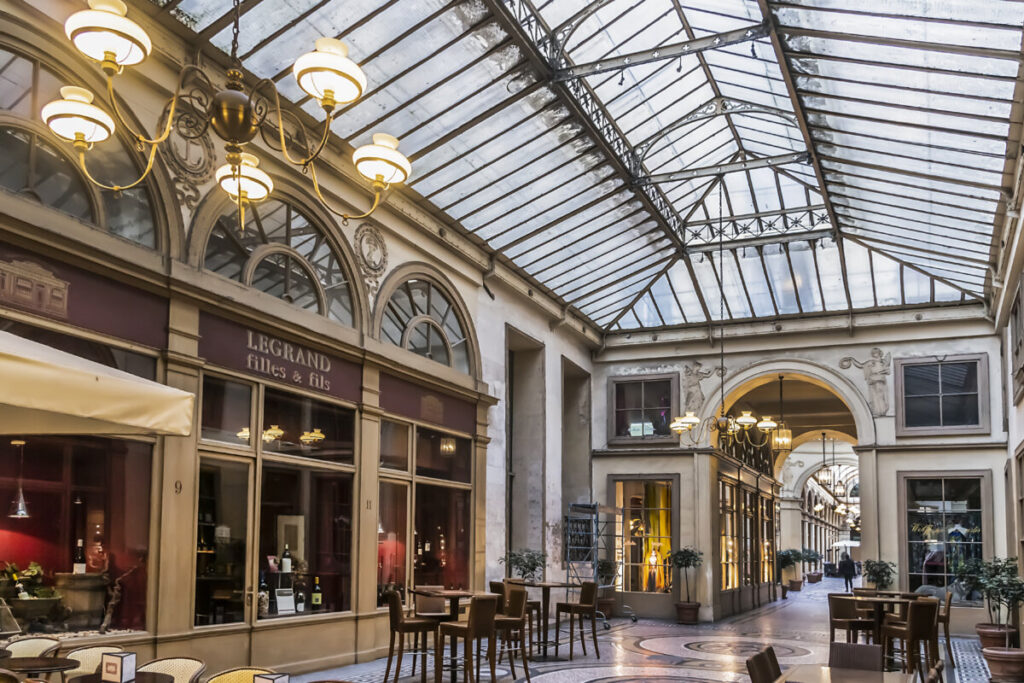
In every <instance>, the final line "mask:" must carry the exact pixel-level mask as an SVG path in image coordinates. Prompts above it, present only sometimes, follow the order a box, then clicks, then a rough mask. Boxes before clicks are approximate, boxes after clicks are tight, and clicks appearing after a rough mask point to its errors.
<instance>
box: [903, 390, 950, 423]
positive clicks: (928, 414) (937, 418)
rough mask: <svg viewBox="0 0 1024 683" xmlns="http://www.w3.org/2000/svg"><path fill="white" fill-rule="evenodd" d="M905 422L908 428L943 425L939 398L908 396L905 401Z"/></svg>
mask: <svg viewBox="0 0 1024 683" xmlns="http://www.w3.org/2000/svg"><path fill="white" fill-rule="evenodd" d="M904 408H905V411H904V412H905V415H904V421H905V422H906V425H907V426H908V427H938V426H940V425H941V424H942V416H941V414H940V413H939V410H940V408H939V397H938V396H908V397H907V398H906V399H905V400H904Z"/></svg>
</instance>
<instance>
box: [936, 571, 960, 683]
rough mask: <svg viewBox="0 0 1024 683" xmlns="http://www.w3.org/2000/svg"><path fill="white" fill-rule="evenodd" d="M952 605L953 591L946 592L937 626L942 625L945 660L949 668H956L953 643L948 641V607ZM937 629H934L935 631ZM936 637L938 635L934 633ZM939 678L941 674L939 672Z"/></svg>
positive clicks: (949, 613)
mask: <svg viewBox="0 0 1024 683" xmlns="http://www.w3.org/2000/svg"><path fill="white" fill-rule="evenodd" d="M952 604H953V591H951V590H947V591H946V599H945V600H943V603H942V605H941V606H940V607H939V624H941V625H942V635H943V637H944V638H945V639H946V659H947V660H948V661H949V668H950V669H955V668H956V660H954V659H953V641H952V640H950V639H949V618H950V616H951V615H952V612H951V610H950V606H951V605H952ZM937 630H938V629H936V631H937ZM936 635H938V634H937V633H936ZM939 674H940V676H941V674H942V672H941V670H940V671H939Z"/></svg>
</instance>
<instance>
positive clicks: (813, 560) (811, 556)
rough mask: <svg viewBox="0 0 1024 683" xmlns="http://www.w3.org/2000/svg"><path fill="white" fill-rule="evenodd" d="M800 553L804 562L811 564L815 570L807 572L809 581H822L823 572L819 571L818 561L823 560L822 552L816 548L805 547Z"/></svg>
mask: <svg viewBox="0 0 1024 683" xmlns="http://www.w3.org/2000/svg"><path fill="white" fill-rule="evenodd" d="M800 555H801V556H802V557H803V560H804V562H806V563H808V564H810V565H811V568H812V569H813V571H809V572H807V583H818V582H819V581H821V572H819V571H818V563H819V562H821V553H819V552H818V551H817V550H815V549H814V548H804V549H803V550H802V551H801V552H800Z"/></svg>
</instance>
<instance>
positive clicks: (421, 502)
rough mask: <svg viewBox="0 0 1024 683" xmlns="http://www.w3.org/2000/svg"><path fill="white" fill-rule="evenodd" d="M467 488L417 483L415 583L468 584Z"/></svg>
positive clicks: (464, 585) (437, 584) (457, 585)
mask: <svg viewBox="0 0 1024 683" xmlns="http://www.w3.org/2000/svg"><path fill="white" fill-rule="evenodd" d="M469 504H470V492H469V491H466V490H464V489H453V488H447V487H445V486H434V485H430V484H417V485H416V516H415V521H414V526H415V534H416V535H415V537H414V542H415V544H416V545H415V555H414V556H413V582H414V583H415V584H416V585H428V586H445V587H447V588H467V587H468V586H469V543H470V538H471V534H470V532H471V528H470V514H469V513H470V508H469Z"/></svg>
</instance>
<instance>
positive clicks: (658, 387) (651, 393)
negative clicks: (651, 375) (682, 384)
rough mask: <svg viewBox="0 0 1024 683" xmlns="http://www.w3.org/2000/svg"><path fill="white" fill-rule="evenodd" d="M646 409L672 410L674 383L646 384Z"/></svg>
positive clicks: (666, 381)
mask: <svg viewBox="0 0 1024 683" xmlns="http://www.w3.org/2000/svg"><path fill="white" fill-rule="evenodd" d="M643 389H644V408H670V407H671V406H672V382H671V381H670V380H667V379H666V380H659V381H653V382H644V383H643Z"/></svg>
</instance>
